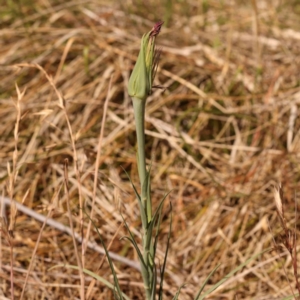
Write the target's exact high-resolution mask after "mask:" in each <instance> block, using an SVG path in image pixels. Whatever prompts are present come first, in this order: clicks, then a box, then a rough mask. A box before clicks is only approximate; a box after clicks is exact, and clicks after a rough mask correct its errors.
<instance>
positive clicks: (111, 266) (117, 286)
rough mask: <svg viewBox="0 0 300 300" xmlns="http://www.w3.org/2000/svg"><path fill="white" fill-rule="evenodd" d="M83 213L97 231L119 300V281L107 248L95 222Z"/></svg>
mask: <svg viewBox="0 0 300 300" xmlns="http://www.w3.org/2000/svg"><path fill="white" fill-rule="evenodd" d="M83 212H84V213H85V214H86V215H87V217H88V218H89V220H90V221H91V222H92V224H93V226H94V228H95V229H96V231H97V233H98V236H99V239H100V242H101V244H102V246H103V248H104V251H105V254H106V257H107V260H108V263H109V267H110V269H111V271H112V273H113V277H114V282H115V286H116V289H117V292H118V295H119V297H120V299H123V296H122V291H121V288H120V285H119V280H118V277H117V274H116V272H115V268H114V265H113V262H112V260H111V258H110V256H109V252H108V250H107V248H106V245H105V243H104V241H103V239H102V236H101V234H100V232H99V230H98V228H97V226H96V224H95V222H94V221H93V220H92V219H91V218H90V216H89V215H88V214H87V213H86V211H85V210H83Z"/></svg>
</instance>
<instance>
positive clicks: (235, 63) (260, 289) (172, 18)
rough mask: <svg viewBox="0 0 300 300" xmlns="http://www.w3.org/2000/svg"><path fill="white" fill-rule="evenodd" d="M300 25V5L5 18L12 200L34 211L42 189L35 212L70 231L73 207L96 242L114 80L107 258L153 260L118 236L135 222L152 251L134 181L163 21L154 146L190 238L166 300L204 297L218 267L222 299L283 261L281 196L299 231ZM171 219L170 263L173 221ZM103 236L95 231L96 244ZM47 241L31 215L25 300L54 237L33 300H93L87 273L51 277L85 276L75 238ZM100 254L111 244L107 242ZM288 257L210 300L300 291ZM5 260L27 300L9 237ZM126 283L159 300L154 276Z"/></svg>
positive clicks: (4, 158)
mask: <svg viewBox="0 0 300 300" xmlns="http://www.w3.org/2000/svg"><path fill="white" fill-rule="evenodd" d="M148 2H149V3H148ZM26 3H27V4H26ZM33 3H34V4H33ZM287 3H288V4H287ZM299 13H300V3H299V1H296V0H294V1H280V0H278V1H275V0H274V1H267V0H259V1H256V0H253V1H239V0H236V1H233V0H232V1H214V0H211V1H205V0H202V1H191V0H184V1H168V0H165V1H154V0H153V1H138V0H132V1H114V2H112V3H109V2H108V1H100V0H99V1H83V0H82V1H69V2H66V1H60V0H53V1H42V0H39V1H32V2H31V1H22V2H21V1H7V2H6V4H0V14H1V30H0V36H1V38H0V45H1V47H0V64H1V66H0V79H1V80H0V116H1V127H0V137H1V138H0V145H1V151H0V178H1V181H0V182H1V194H3V195H5V196H7V197H9V196H11V197H14V198H15V199H16V200H18V201H20V202H21V201H22V199H23V198H24V196H25V195H26V193H27V191H28V190H29V192H28V194H27V196H26V199H25V205H26V206H27V207H30V208H31V209H32V210H33V211H35V212H39V213H41V214H43V215H49V210H51V214H52V217H53V218H54V219H55V220H56V221H57V222H60V223H63V224H66V225H69V219H68V211H67V201H68V197H69V198H70V205H71V207H70V209H71V211H72V215H73V219H72V221H73V224H74V228H75V231H76V232H78V233H80V230H81V225H80V222H81V221H80V220H81V217H80V210H79V209H78V207H79V201H80V200H79V198H80V197H82V201H83V202H85V204H86V205H87V208H88V209H90V208H91V203H92V201H93V185H94V170H95V162H96V157H97V151H98V140H99V132H100V127H101V122H102V118H103V117H104V102H105V99H106V96H107V94H108V86H109V82H110V80H112V83H111V90H110V94H109V103H108V108H107V112H106V122H105V127H104V135H103V139H102V141H101V156H100V159H99V171H98V181H97V192H96V195H95V198H94V199H95V203H96V205H95V207H94V219H95V220H96V223H97V225H98V226H99V229H100V231H101V233H102V234H103V236H104V238H105V241H106V243H107V244H109V243H110V242H112V243H111V247H110V250H111V251H112V252H114V253H117V254H119V255H122V256H126V257H127V258H130V259H131V260H137V257H136V255H135V253H134V251H133V250H132V247H131V246H130V245H129V244H128V243H127V242H126V241H124V240H122V241H119V237H121V236H123V235H125V234H126V231H125V229H124V228H123V227H122V228H121V230H120V232H119V234H118V235H117V237H115V232H117V231H118V229H119V226H120V224H121V221H122V219H121V217H120V214H119V208H121V209H122V211H123V213H124V215H125V216H126V219H127V221H128V222H129V224H130V226H132V229H133V230H134V231H135V233H136V234H137V236H138V235H139V228H140V223H139V220H140V218H139V216H138V207H137V202H136V201H135V197H134V194H133V191H132V189H131V186H130V182H129V181H128V179H127V178H126V175H125V174H124V171H123V169H122V168H124V169H125V170H127V171H128V172H129V173H130V176H131V177H132V180H133V181H134V182H137V180H138V177H137V170H136V169H137V167H136V161H135V132H134V124H133V112H132V105H131V101H130V99H129V98H128V95H127V93H126V86H127V82H128V77H129V74H130V72H131V69H132V66H133V63H134V60H135V58H136V55H137V51H138V49H139V40H140V37H141V35H142V34H143V33H144V32H147V31H149V29H150V28H151V27H152V26H153V23H154V22H155V21H157V20H159V19H163V20H165V26H164V27H163V29H162V32H161V34H160V36H159V38H158V44H159V45H160V46H161V47H162V55H161V63H160V68H159V70H158V74H157V82H156V84H158V85H162V86H164V87H165V88H166V89H165V90H160V89H157V90H155V91H154V93H153V95H152V96H151V97H150V99H149V101H148V105H147V116H146V121H147V124H146V130H147V131H146V133H147V137H146V142H147V150H148V159H149V163H150V161H152V175H153V180H152V190H153V192H154V195H153V200H154V203H157V201H158V200H159V199H160V198H161V197H162V195H163V194H164V193H165V192H166V191H168V190H172V192H171V194H170V197H169V200H170V201H171V202H172V204H173V208H174V226H173V232H172V247H171V250H170V253H169V259H168V264H167V270H168V272H167V277H166V284H165V299H172V298H171V295H174V294H175V292H176V290H177V288H178V287H179V286H180V285H181V284H182V283H184V282H187V283H188V284H187V286H186V287H185V288H184V289H183V290H182V294H181V297H180V299H193V295H195V294H196V291H197V288H198V287H200V285H201V284H202V282H203V281H204V279H205V278H206V276H207V275H208V274H209V273H210V271H211V270H212V269H213V268H214V267H215V266H216V265H217V264H218V263H221V267H220V268H219V269H218V271H217V272H216V274H215V275H214V276H213V278H212V279H211V280H210V281H209V283H208V286H210V285H212V284H213V283H215V282H217V281H218V280H219V279H221V278H223V277H224V276H225V275H226V274H227V273H228V272H229V271H231V270H232V269H233V268H234V267H235V266H238V265H239V264H240V263H242V262H244V261H245V260H246V259H247V258H249V257H250V256H252V255H253V254H255V253H258V252H259V251H261V250H263V249H266V248H268V247H270V246H272V234H271V233H270V231H269V228H268V220H269V223H270V227H271V228H272V231H273V234H274V235H275V237H276V235H277V234H278V233H280V224H279V222H278V220H277V219H276V209H275V204H274V201H273V186H274V185H276V184H277V183H278V182H281V183H282V185H283V187H284V191H285V196H286V207H285V209H286V210H285V217H286V219H287V220H288V223H290V224H294V223H293V222H294V221H295V214H294V199H295V197H296V198H297V194H296V193H297V183H298V179H299V171H300V170H299V165H300V164H299V152H298V149H299V146H300V119H299V118H297V109H298V105H299V104H300V87H299V82H300V78H299V70H300V68H299V67H300V66H299V63H300V61H299V60H300V59H299V57H300V50H299V49H300V48H299V39H300V33H299V32H298V30H299V29H300V25H299ZM46 74H48V75H49V76H50V77H49V78H47V76H46ZM51 78H52V79H51ZM16 84H17V86H18V89H19V91H20V92H19V97H20V94H22V93H23V92H24V91H25V89H26V91H25V92H24V95H22V96H21V100H20V101H19V102H18V101H17V99H18V93H17V89H16ZM54 86H55V87H56V88H57V91H55V89H54ZM59 95H61V97H63V99H59V97H60V96H59ZM16 104H19V105H20V112H21V117H20V118H18V109H16V107H17V105H16ZM65 112H66V114H65ZM68 120H69V122H70V127H68ZM16 124H17V125H18V126H16ZM15 127H18V128H17V131H18V134H17V136H16V134H15V133H14V131H15ZM70 133H71V134H70ZM16 138H17V139H16ZM16 141H17V162H16V164H15V168H16V169H15V170H14V159H16V150H15V145H16ZM73 142H74V144H75V149H76V151H74V147H73V146H74V145H72V143H73ZM75 152H76V155H77V164H76V165H77V167H78V168H77V169H74V165H75V164H74V163H75V162H76V160H75V161H74V158H76V157H75V156H74V154H75ZM14 153H15V155H14ZM65 159H68V161H69V167H68V178H69V194H68V195H67V193H66V190H65V189H64V180H65V175H64V174H65V171H64V167H65ZM8 163H10V168H11V171H10V173H9V172H8V167H7V164H8ZM17 171H18V172H17ZM14 172H17V173H15V175H14ZM12 176H15V178H12ZM10 182H12V183H13V187H11V184H10ZM53 204H54V205H55V206H54V208H53ZM52 210H53V211H52ZM165 212H166V217H165V221H164V227H163V230H162V235H161V243H160V246H159V247H160V252H159V253H158V254H159V256H160V257H161V259H162V257H163V251H164V245H165V244H164V242H165V241H166V238H167V231H168V216H167V207H166V208H165ZM7 213H8V211H7ZM87 224H88V219H84V227H83V230H84V231H86V229H87ZM41 226H42V225H41V223H40V222H38V221H36V220H35V218H33V217H32V216H31V217H30V216H28V215H26V214H24V213H21V212H19V213H18V214H17V218H16V225H15V229H14V239H13V240H12V243H13V247H14V249H13V250H14V270H13V276H14V283H15V284H14V293H15V298H16V299H19V297H20V295H21V292H22V289H23V284H24V281H25V277H26V273H27V271H28V269H29V264H30V261H31V257H32V255H33V253H34V252H35V251H34V248H35V246H36V243H37V240H38V239H39V236H40V234H41V233H42V234H41V236H40V241H39V244H38V247H37V249H36V252H35V256H34V257H35V259H34V262H33V264H32V266H31V272H30V274H29V277H28V283H27V286H26V289H25V291H24V299H78V297H79V296H80V280H81V279H80V276H79V272H78V271H76V270H71V269H67V268H56V269H51V270H50V271H49V268H51V267H53V266H55V265H57V264H62V263H65V264H75V265H77V259H76V255H75V252H74V246H73V242H72V238H71V237H70V236H69V235H67V234H65V233H62V232H60V231H58V230H55V229H54V228H53V227H52V226H45V228H44V230H43V231H42V232H41ZM292 227H293V225H292ZM3 236H4V235H2V237H3ZM90 240H92V241H93V240H95V241H96V242H99V240H98V238H97V234H96V232H95V231H94V230H92V232H91V234H90ZM80 247H81V246H80V244H78V251H79V255H80V252H81V250H80ZM281 252H282V253H283V255H282V257H281V258H278V255H277V252H275V251H273V252H270V253H267V254H265V255H264V256H263V257H262V258H261V259H260V260H259V261H255V262H252V263H251V264H250V265H248V266H247V267H246V268H244V269H243V270H242V271H241V272H239V273H238V274H237V275H236V276H235V277H234V278H231V279H229V281H228V282H227V283H226V284H225V285H223V286H222V287H221V288H219V289H218V290H217V291H215V292H214V293H213V294H212V295H211V296H210V299H261V300H263V299H279V298H280V297H283V296H284V295H289V294H291V289H290V285H289V283H288V280H287V277H288V279H289V280H290V281H291V286H292V287H293V288H294V287H295V280H294V277H293V268H292V262H291V259H290V258H289V256H288V255H287V254H288V252H287V251H286V250H284V248H283V247H281ZM0 257H1V261H0V267H1V272H0V277H1V279H0V298H1V297H2V298H1V299H6V298H4V297H7V298H11V293H10V276H11V275H10V269H11V267H10V261H11V259H10V247H9V243H7V240H6V239H4V238H3V239H2V244H1V252H0ZM101 258H102V255H100V254H99V253H98V252H97V251H94V250H92V249H90V248H88V250H87V252H86V253H85V267H86V268H87V269H89V270H92V271H94V272H97V273H98V274H100V275H101V276H103V277H105V278H106V279H109V280H110V281H111V280H112V277H111V275H110V274H111V273H110V271H109V268H108V264H107V263H106V262H105V263H104V264H103V265H102V267H101V268H100V269H99V268H98V267H99V265H100V263H101ZM283 265H284V266H285V268H286V271H287V276H286V275H285V272H284V270H283ZM116 268H117V272H118V274H119V277H120V282H121V284H122V289H123V291H124V292H126V293H127V295H128V296H129V297H131V298H132V299H143V292H142V291H143V290H142V281H141V276H140V274H139V272H138V271H137V270H136V269H134V268H132V267H129V266H128V265H126V264H124V263H118V262H117V261H116ZM91 281H92V279H91V278H90V277H89V276H85V286H86V288H88V286H90V290H89V298H88V299H112V298H113V295H112V294H111V293H110V291H109V290H108V289H107V288H106V287H104V286H103V285H102V284H100V283H97V282H96V284H95V285H90V283H91ZM85 292H86V294H87V293H88V292H87V290H86V291H85Z"/></svg>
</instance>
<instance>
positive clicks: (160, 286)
mask: <svg viewBox="0 0 300 300" xmlns="http://www.w3.org/2000/svg"><path fill="white" fill-rule="evenodd" d="M172 221H173V217H172V203H171V202H170V227H169V233H168V239H167V247H166V252H165V257H164V263H163V265H162V268H161V272H160V285H159V292H158V295H159V296H158V299H159V300H162V298H163V284H164V277H165V270H166V264H167V258H168V252H169V247H170V239H171V232H172Z"/></svg>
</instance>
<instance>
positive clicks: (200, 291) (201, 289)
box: [195, 264, 221, 300]
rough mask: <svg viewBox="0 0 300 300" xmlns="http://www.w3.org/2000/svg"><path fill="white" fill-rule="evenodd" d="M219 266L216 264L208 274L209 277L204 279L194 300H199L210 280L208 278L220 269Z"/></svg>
mask: <svg viewBox="0 0 300 300" xmlns="http://www.w3.org/2000/svg"><path fill="white" fill-rule="evenodd" d="M220 265H221V264H218V265H217V266H216V267H215V268H214V269H213V270H212V271H211V272H210V273H209V275H208V276H207V277H206V279H205V280H204V282H203V284H202V286H201V288H200V290H199V292H198V293H197V295H196V297H195V300H197V299H199V297H200V295H201V293H202V291H203V289H204V287H205V286H206V284H207V282H208V280H209V279H210V277H211V276H212V275H213V274H214V273H215V272H216V270H217V269H218V268H219V267H220Z"/></svg>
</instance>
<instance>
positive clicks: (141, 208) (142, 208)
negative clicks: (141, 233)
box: [123, 168, 147, 227]
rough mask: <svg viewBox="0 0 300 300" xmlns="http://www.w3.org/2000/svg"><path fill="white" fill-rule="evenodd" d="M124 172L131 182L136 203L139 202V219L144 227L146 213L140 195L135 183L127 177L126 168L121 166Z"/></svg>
mask: <svg viewBox="0 0 300 300" xmlns="http://www.w3.org/2000/svg"><path fill="white" fill-rule="evenodd" d="M123 170H124V172H125V174H126V175H127V177H128V179H129V181H130V183H131V186H132V188H133V190H134V193H135V196H136V198H137V200H138V203H139V208H140V212H141V219H142V224H143V227H146V224H147V216H146V213H145V210H144V207H143V204H142V199H141V196H140V195H139V193H138V191H137V189H136V187H135V185H134V184H133V182H132V181H131V178H130V177H129V174H128V173H127V172H126V170H125V169H124V168H123Z"/></svg>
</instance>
